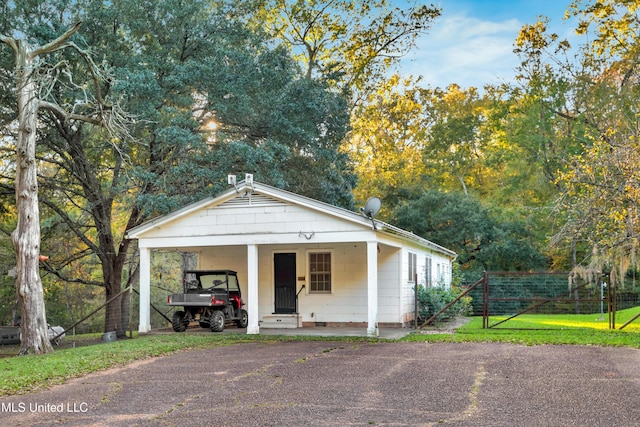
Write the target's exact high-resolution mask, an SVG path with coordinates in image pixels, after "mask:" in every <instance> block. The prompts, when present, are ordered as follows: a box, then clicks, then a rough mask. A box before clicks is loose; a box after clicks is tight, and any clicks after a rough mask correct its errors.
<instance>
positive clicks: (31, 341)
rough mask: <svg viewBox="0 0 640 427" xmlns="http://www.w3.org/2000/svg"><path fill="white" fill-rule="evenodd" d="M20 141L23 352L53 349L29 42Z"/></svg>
mask: <svg viewBox="0 0 640 427" xmlns="http://www.w3.org/2000/svg"><path fill="white" fill-rule="evenodd" d="M16 76H17V87H18V122H19V127H18V140H17V145H16V181H15V186H16V207H17V214H18V223H17V226H16V229H15V230H14V231H13V233H12V234H11V239H12V241H13V245H14V247H15V250H16V267H17V268H16V271H17V275H16V289H17V296H18V301H19V304H20V310H21V316H22V319H21V327H20V330H21V333H22V338H21V344H20V354H41V353H49V352H52V351H53V347H52V346H51V343H50V342H49V337H48V332H47V318H46V313H45V307H44V293H43V290H42V281H41V279H40V272H39V256H40V211H39V208H38V181H37V167H36V156H35V152H36V148H35V147H36V127H37V124H38V103H39V99H38V94H37V90H36V89H37V88H36V83H35V80H34V76H33V61H32V60H30V58H29V45H28V44H27V43H26V42H25V41H20V42H18V43H17V49H16Z"/></svg>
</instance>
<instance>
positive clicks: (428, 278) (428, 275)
mask: <svg viewBox="0 0 640 427" xmlns="http://www.w3.org/2000/svg"><path fill="white" fill-rule="evenodd" d="M431 262H432V261H431V257H430V256H427V257H426V258H425V259H424V283H425V286H427V287H428V288H430V287H432V286H433V273H432V271H431V269H432V268H433V266H432V264H431Z"/></svg>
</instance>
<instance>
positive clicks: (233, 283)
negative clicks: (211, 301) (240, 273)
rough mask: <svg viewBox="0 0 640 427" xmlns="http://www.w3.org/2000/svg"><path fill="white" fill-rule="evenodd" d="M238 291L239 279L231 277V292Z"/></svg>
mask: <svg viewBox="0 0 640 427" xmlns="http://www.w3.org/2000/svg"><path fill="white" fill-rule="evenodd" d="M238 289H239V288H238V278H237V277H236V276H232V275H229V290H230V291H237V290H238Z"/></svg>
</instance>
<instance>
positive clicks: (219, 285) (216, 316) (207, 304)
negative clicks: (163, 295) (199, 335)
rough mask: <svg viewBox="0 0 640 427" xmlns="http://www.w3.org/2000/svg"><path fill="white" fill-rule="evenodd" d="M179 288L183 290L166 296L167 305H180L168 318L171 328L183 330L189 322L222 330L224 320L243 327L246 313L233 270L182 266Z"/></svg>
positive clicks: (213, 329)
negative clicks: (181, 281) (187, 268)
mask: <svg viewBox="0 0 640 427" xmlns="http://www.w3.org/2000/svg"><path fill="white" fill-rule="evenodd" d="M183 288H184V292H183V293H181V294H171V295H169V296H168V297H167V304H168V305H169V306H177V307H182V309H181V310H178V311H176V312H174V313H173V316H172V318H171V325H172V327H173V330H174V331H176V332H184V331H185V330H186V329H187V328H188V327H189V326H190V324H191V322H198V323H199V325H200V327H202V328H210V329H211V330H212V331H213V332H222V331H223V330H224V327H225V324H234V323H235V324H236V325H237V326H238V327H239V328H246V327H247V324H248V320H249V317H248V315H247V310H245V309H244V308H243V307H244V302H243V301H242V294H241V292H240V284H239V283H238V275H237V273H236V272H235V271H232V270H186V271H185V272H184V275H183Z"/></svg>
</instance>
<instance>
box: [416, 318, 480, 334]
mask: <svg viewBox="0 0 640 427" xmlns="http://www.w3.org/2000/svg"><path fill="white" fill-rule="evenodd" d="M470 321H471V318H470V317H456V318H454V319H450V320H447V321H446V322H439V323H436V324H435V325H433V326H422V327H420V329H419V333H422V334H455V333H456V332H457V330H458V328H461V327H462V326H464V325H466V324H467V323H469V322H470Z"/></svg>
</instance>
